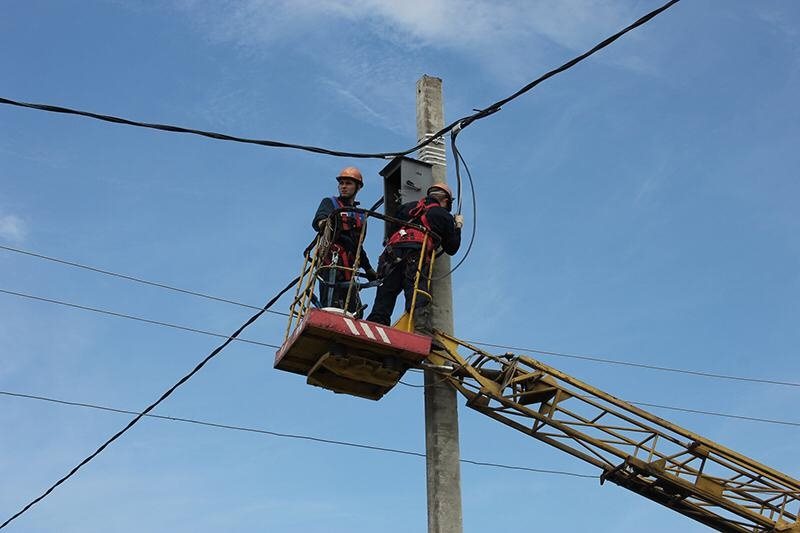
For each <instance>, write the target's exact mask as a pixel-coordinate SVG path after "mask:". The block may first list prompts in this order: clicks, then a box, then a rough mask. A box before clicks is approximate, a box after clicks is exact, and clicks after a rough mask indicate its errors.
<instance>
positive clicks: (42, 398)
mask: <svg viewBox="0 0 800 533" xmlns="http://www.w3.org/2000/svg"><path fill="white" fill-rule="evenodd" d="M0 395H4V396H11V397H14V398H25V399H30V400H40V401H44V402H50V403H56V404H62V405H69V406H73V407H85V408H88V409H97V410H100V411H108V412H112V413H122V414H129V415H139V414H143V413H138V412H136V411H129V410H127V409H116V408H113V407H106V406H102V405H96V404H91V403H83V402H71V401H67V400H59V399H56V398H48V397H46V396H36V395H33V394H21V393H16V392H9V391H1V390H0ZM143 416H147V417H151V418H157V419H160V420H167V421H170V422H184V423H187V424H195V425H199V426H208V427H213V428H217V429H227V430H234V431H244V432H247V433H257V434H260V435H269V436H272V437H280V438H287V439H298V440H306V441H311V442H318V443H322V444H334V445H337V446H348V447H351V448H360V449H364V450H372V451H377V452H388V453H395V454H400V455H410V456H413V457H425V454H424V453H420V452H415V451H410V450H401V449H398V448H387V447H384V446H374V445H371V444H361V443H357V442H350V441H342V440H334V439H325V438H321V437H312V436H310V435H301V434H296V433H281V432H277V431H270V430H267V429H261V428H253V427H246V426H234V425H231V424H220V423H216V422H209V421H206V420H197V419H193V418H181V417H177V416H169V415H154V414H143ZM460 461H461V462H462V463H467V464H472V465H477V466H489V467H494V468H504V469H508V470H523V471H527V472H537V473H542V474H560V475H565V476H572V477H583V478H592V479H597V477H598V476H594V475H588V474H578V473H575V472H566V471H562V470H547V469H541V468H530V467H526V466H514V465H506V464H500V463H488V462H485V461H473V460H470V459H460Z"/></svg>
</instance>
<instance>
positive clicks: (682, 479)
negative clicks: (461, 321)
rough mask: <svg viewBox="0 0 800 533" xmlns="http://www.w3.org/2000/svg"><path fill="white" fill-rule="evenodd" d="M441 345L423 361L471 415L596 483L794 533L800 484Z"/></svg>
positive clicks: (563, 380)
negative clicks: (554, 455) (591, 472)
mask: <svg viewBox="0 0 800 533" xmlns="http://www.w3.org/2000/svg"><path fill="white" fill-rule="evenodd" d="M438 337H439V341H440V342H441V344H442V345H443V346H444V348H443V349H437V350H435V351H434V352H433V353H432V355H431V357H430V358H429V361H430V363H431V364H432V366H433V367H434V368H437V369H438V370H439V371H440V372H442V373H443V375H444V376H445V379H447V380H448V381H449V382H450V384H451V385H452V386H454V387H455V388H456V389H457V390H458V391H459V392H460V393H461V394H462V395H463V396H464V397H466V399H467V405H468V406H469V407H471V408H473V409H475V410H477V411H480V412H481V413H483V414H485V415H487V416H489V417H491V418H494V419H495V420H498V421H500V422H502V423H504V424H506V425H508V426H510V427H512V428H514V429H517V430H519V431H521V432H523V433H525V434H527V435H529V436H531V437H533V438H535V439H538V440H540V441H542V442H545V443H547V444H550V445H551V446H554V447H556V448H558V449H560V450H562V451H565V452H567V453H569V454H571V455H573V456H575V457H578V458H580V459H582V460H584V461H586V462H587V463H590V464H592V465H594V466H595V467H597V468H599V469H600V470H601V471H602V472H601V474H600V476H599V478H600V483H601V484H602V483H604V482H605V481H610V482H612V483H615V484H617V485H619V486H622V487H624V488H627V489H629V490H632V491H633V492H636V493H638V494H641V495H642V496H645V497H646V498H649V499H651V500H653V501H656V502H658V503H660V504H662V505H665V506H667V507H669V508H671V509H673V510H675V511H677V512H679V513H681V514H683V515H686V516H688V517H690V518H692V519H694V520H697V521H699V522H701V523H703V524H706V525H707V526H709V527H711V528H713V529H716V530H718V531H725V532H736V533H745V532H764V533H766V532H792V533H800V522H798V514H800V481H798V480H796V479H794V478H792V477H790V476H787V475H786V474H783V473H781V472H779V471H777V470H774V469H772V468H769V467H767V466H765V465H762V464H760V463H758V462H757V461H755V460H753V459H750V458H749V457H746V456H744V455H741V454H739V453H737V452H734V451H733V450H729V449H728V448H725V447H724V446H721V445H719V444H717V443H715V442H713V441H711V440H709V439H706V438H704V437H702V436H700V435H697V434H695V433H692V432H690V431H688V430H686V429H684V428H681V427H679V426H677V425H675V424H672V423H670V422H668V421H666V420H664V419H662V418H659V417H657V416H655V415H653V414H651V413H648V412H647V411H644V410H642V409H639V408H638V407H636V406H634V405H631V404H629V403H627V402H624V401H622V400H620V399H618V398H616V397H614V396H612V395H610V394H608V393H606V392H603V391H601V390H599V389H597V388H595V387H592V386H591V385H588V384H586V383H583V382H582V381H580V380H578V379H576V378H574V377H572V376H570V375H568V374H565V373H563V372H560V371H559V370H556V369H554V368H552V367H550V366H547V365H545V364H544V363H541V362H539V361H537V360H535V359H533V358H530V357H526V356H518V355H514V354H511V353H507V354H505V355H502V356H497V355H492V354H489V353H487V352H484V351H482V350H480V349H479V348H476V347H475V346H472V345H470V344H469V343H467V342H465V341H462V340H459V339H456V338H455V337H451V336H449V335H446V334H442V333H439V334H438ZM459 349H462V350H464V349H466V350H468V351H469V352H471V355H469V356H468V357H464V356H462V355H461V353H459Z"/></svg>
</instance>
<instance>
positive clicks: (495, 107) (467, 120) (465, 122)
mask: <svg viewBox="0 0 800 533" xmlns="http://www.w3.org/2000/svg"><path fill="white" fill-rule="evenodd" d="M679 1H680V0H670V1H669V2H667V3H666V4H664V5H663V6H661V7H659V8H658V9H655V10H653V11H651V12H650V13H648V14H646V15H644V16H643V17H641V18H639V19H638V20H637V21H636V22H634V23H632V24H630V25H629V26H627V27H625V28H623V29H622V30H620V31H618V32H617V33H615V34H614V35H612V36H611V37H608V38H607V39H605V40H603V41H602V42H600V43H598V44H597V45H595V46H594V47H593V48H591V49H590V50H588V51H587V52H584V53H583V54H581V55H579V56H577V57H575V58H573V59H571V60H570V61H567V62H566V63H564V64H563V65H561V66H560V67H557V68H555V69H553V70H550V71H549V72H547V73H545V74H543V75H542V76H540V77H539V78H537V79H536V80H534V81H532V82H530V83H529V84H527V85H525V86H524V87H522V88H521V89H519V90H518V91H517V92H515V93H514V94H512V95H510V96H508V97H506V98H503V99H502V100H498V101H497V102H494V103H493V104H491V105H489V106H487V107H485V108H483V109H480V110H478V111H476V112H475V113H473V114H471V115H468V116H465V117H462V118H459V119H457V120H455V121H453V122H451V123H450V124H448V125H447V126H445V127H444V128H442V129H441V130H439V131H437V132H436V133H434V134H433V135H431V136H430V137H427V138H426V139H425V140H423V141H421V142H420V143H418V144H417V145H416V146H413V147H412V148H409V149H407V150H403V151H399V152H377V153H362V152H345V151H340V150H331V149H328V148H321V147H318V146H310V145H302V144H294V143H286V142H282V141H272V140H265V139H249V138H246V137H237V136H234V135H228V134H224V133H216V132H212V131H204V130H198V129H193V128H185V127H182V126H173V125H169V124H156V123H148V122H140V121H136V120H130V119H126V118H122V117H116V116H113V115H103V114H100V113H94V112H91V111H81V110H78V109H72V108H68V107H62V106H55V105H49V104H35V103H30V102H21V101H16V100H11V99H8V98H2V97H0V104H6V105H12V106H17V107H25V108H30V109H38V110H40V111H48V112H51V113H62V114H68V115H78V116H83V117H88V118H93V119H97V120H102V121H105V122H112V123H115V124H125V125H128V126H136V127H141V128H149V129H155V130H161V131H167V132H172V133H188V134H192V135H200V136H202V137H208V138H211V139H217V140H222V141H232V142H238V143H245V144H255V145H259V146H265V147H270V148H289V149H295V150H302V151H306V152H312V153H317V154H324V155H329V156H334V157H350V158H355V159H387V158H393V157H399V156H405V155H408V154H410V153H412V152H415V151H417V150H419V149H420V148H423V147H425V146H427V145H428V144H430V143H432V142H434V141H436V140H438V139H440V138H441V137H442V136H444V135H445V134H447V133H448V132H450V131H451V130H453V129H455V128H458V129H459V130H460V129H463V128H466V127H467V126H469V125H471V124H472V123H473V122H475V121H477V120H480V119H482V118H486V117H488V116H489V115H492V114H494V113H497V112H498V111H500V109H501V108H502V106H504V105H505V104H507V103H509V102H511V101H512V100H514V99H516V98H518V97H520V96H522V95H523V94H525V93H527V92H528V91H530V90H532V89H533V88H534V87H536V86H537V85H539V84H540V83H542V82H543V81H545V80H547V79H549V78H551V77H553V76H555V75H557V74H559V73H561V72H564V71H565V70H568V69H570V68H572V67H574V66H575V65H577V64H578V63H580V62H581V61H583V60H584V59H586V58H588V57H589V56H591V55H593V54H595V53H597V52H599V51H600V50H602V49H603V48H605V47H607V46H609V45H610V44H612V43H613V42H614V41H616V40H617V39H619V38H620V37H622V36H623V35H625V34H626V33H628V32H629V31H631V30H634V29H636V28H638V27H639V26H641V25H643V24H645V23H647V22H649V21H650V20H651V19H652V18H654V17H655V16H657V15H659V14H661V13H662V12H664V11H666V10H667V9H669V8H670V7H672V6H673V5H674V4H676V3H678V2H679Z"/></svg>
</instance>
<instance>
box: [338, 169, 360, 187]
mask: <svg viewBox="0 0 800 533" xmlns="http://www.w3.org/2000/svg"><path fill="white" fill-rule="evenodd" d="M342 178H348V179H351V180H353V181H355V182H356V183H358V186H359V187H363V186H364V178H362V177H361V171H360V170H358V169H357V168H356V167H345V168H343V169H342V171H341V172H339V175H338V176H336V181H339V180H340V179H342Z"/></svg>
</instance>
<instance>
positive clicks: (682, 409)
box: [398, 369, 800, 427]
mask: <svg viewBox="0 0 800 533" xmlns="http://www.w3.org/2000/svg"><path fill="white" fill-rule="evenodd" d="M412 370H414V371H416V370H417V369H412ZM420 372H421V370H420ZM398 383H400V384H401V385H405V386H406V387H412V388H415V389H424V388H426V387H429V385H424V384H423V385H416V384H413V383H408V382H405V381H402V380H401V381H399V382H398ZM575 396H576V397H577V398H593V397H592V396H586V395H580V394H577V395H575ZM622 401H624V402H627V403H629V404H632V405H641V406H645V407H654V408H657V409H667V410H670V411H679V412H682V413H693V414H698V415H708V416H716V417H721V418H733V419H736V420H747V421H750V422H763V423H765V424H778V425H782V426H794V427H800V422H791V421H788V420H776V419H774V418H759V417H755V416H744V415H734V414H730V413H719V412H716V411H703V410H700V409H689V408H686V407H675V406H673V405H662V404H657V403H647V402H634V401H631V400H625V399H624V398H623V399H622Z"/></svg>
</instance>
